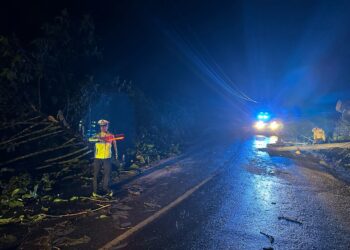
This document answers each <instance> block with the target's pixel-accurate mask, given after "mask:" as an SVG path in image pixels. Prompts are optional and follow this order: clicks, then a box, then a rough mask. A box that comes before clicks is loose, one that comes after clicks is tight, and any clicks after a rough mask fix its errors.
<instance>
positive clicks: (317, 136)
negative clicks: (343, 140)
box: [312, 128, 326, 141]
mask: <svg viewBox="0 0 350 250" xmlns="http://www.w3.org/2000/svg"><path fill="white" fill-rule="evenodd" d="M312 132H313V133H314V140H323V141H325V140H326V135H325V132H324V130H323V129H321V128H313V129H312Z"/></svg>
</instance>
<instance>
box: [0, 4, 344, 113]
mask: <svg viewBox="0 0 350 250" xmlns="http://www.w3.org/2000/svg"><path fill="white" fill-rule="evenodd" d="M73 2H74V3H73ZM64 8H66V9H67V10H68V12H69V13H70V15H72V16H80V15H82V14H84V13H89V14H91V15H92V16H93V19H94V20H95V23H96V31H97V34H98V37H99V39H100V44H101V47H103V49H104V55H105V56H104V60H103V63H102V64H101V65H100V66H99V69H98V72H99V79H101V80H103V79H105V78H108V77H109V76H111V75H115V74H118V75H120V76H121V78H123V79H130V80H132V81H133V82H135V83H136V84H137V85H138V86H140V87H141V88H142V89H144V90H145V91H146V93H148V94H151V95H153V96H157V97H159V98H160V99H165V100H179V101H180V100H181V101H182V100H184V101H186V100H191V101H193V102H197V103H200V104H203V105H205V104H207V106H208V107H209V106H210V107H212V106H215V103H221V104H223V103H230V104H232V105H233V106H234V107H236V108H238V109H243V108H246V107H248V106H251V105H267V104H268V105H275V106H280V105H282V106H283V107H285V108H290V107H295V106H298V107H302V106H308V107H316V106H317V107H321V106H322V107H323V106H327V107H331V108H333V107H334V104H335V102H336V100H337V99H339V98H343V99H345V98H348V95H349V92H350V91H349V88H348V85H349V83H350V72H349V70H348V69H349V63H350V15H349V14H350V1H338V0H335V1H308V0H305V1H297V0H293V1H264V0H260V1H248V0H246V1H243V0H242V1H207V0H204V1H203V0H202V1H189V0H186V1H174V0H163V1H88V0H87V1H79V2H78V1H15V0H14V1H8V2H7V3H6V4H5V5H4V4H3V5H2V8H1V10H0V12H1V13H0V18H1V19H0V21H1V32H0V33H2V34H5V35H9V34H11V33H16V34H17V35H18V36H19V37H20V38H21V39H23V40H24V41H30V40H31V39H33V38H35V37H36V36H37V35H38V34H40V29H39V28H40V25H41V24H42V23H44V22H45V21H51V20H52V19H53V17H54V16H55V15H58V14H59V12H60V11H61V10H62V9H64ZM256 102H257V103H258V104H256Z"/></svg>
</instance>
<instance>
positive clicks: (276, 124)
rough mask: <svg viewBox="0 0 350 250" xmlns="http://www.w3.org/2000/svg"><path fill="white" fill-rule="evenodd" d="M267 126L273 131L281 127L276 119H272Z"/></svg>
mask: <svg viewBox="0 0 350 250" xmlns="http://www.w3.org/2000/svg"><path fill="white" fill-rule="evenodd" d="M269 128H270V129H271V130H273V131H275V130H278V129H281V128H282V124H281V123H280V122H276V121H273V122H271V123H270V124H269Z"/></svg>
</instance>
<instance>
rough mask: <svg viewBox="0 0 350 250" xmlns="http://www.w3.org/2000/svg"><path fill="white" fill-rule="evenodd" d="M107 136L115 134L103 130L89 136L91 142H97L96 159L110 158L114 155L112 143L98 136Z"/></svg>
mask: <svg viewBox="0 0 350 250" xmlns="http://www.w3.org/2000/svg"><path fill="white" fill-rule="evenodd" d="M105 136H113V135H112V134H110V133H103V132H101V133H98V134H96V135H94V136H93V137H91V138H89V141H90V142H95V159H109V158H111V157H112V143H111V142H104V141H99V140H98V137H105Z"/></svg>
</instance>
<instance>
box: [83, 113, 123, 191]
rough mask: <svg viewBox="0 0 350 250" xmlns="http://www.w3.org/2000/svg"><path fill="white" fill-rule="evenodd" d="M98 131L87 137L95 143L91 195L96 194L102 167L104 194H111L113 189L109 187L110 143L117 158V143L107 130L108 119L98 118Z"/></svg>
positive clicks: (110, 167) (110, 166)
mask: <svg viewBox="0 0 350 250" xmlns="http://www.w3.org/2000/svg"><path fill="white" fill-rule="evenodd" d="M98 125H100V130H101V131H100V133H97V134H95V135H94V136H92V137H91V138H89V141H90V142H94V143H95V160H94V163H93V167H94V177H93V193H92V196H93V197H97V196H98V175H99V172H100V170H101V168H103V185H102V187H103V191H104V194H105V195H108V196H110V197H112V196H113V191H112V190H111V189H110V178H111V169H112V164H111V158H112V144H113V148H114V153H115V158H116V160H118V149H117V143H116V141H115V140H113V138H114V135H113V134H111V133H109V132H108V125H109V121H107V120H99V121H98Z"/></svg>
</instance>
